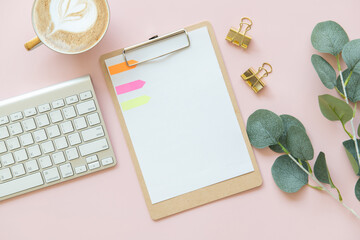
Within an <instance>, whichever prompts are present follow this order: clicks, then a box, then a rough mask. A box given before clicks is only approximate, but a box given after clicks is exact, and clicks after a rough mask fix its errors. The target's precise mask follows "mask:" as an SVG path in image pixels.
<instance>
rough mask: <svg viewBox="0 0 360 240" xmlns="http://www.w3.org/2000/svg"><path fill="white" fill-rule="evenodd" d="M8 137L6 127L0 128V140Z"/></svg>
mask: <svg viewBox="0 0 360 240" xmlns="http://www.w3.org/2000/svg"><path fill="white" fill-rule="evenodd" d="M9 136H10V134H9V131H8V129H7V127H6V126H4V127H0V139H4V138H7V137H9Z"/></svg>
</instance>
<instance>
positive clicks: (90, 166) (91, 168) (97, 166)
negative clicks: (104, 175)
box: [88, 162, 100, 170]
mask: <svg viewBox="0 0 360 240" xmlns="http://www.w3.org/2000/svg"><path fill="white" fill-rule="evenodd" d="M88 166H89V169H90V170H93V169H95V168H99V167H100V163H99V162H93V163H89V164H88Z"/></svg>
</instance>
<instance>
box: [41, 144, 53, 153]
mask: <svg viewBox="0 0 360 240" xmlns="http://www.w3.org/2000/svg"><path fill="white" fill-rule="evenodd" d="M41 149H42V151H43V153H44V154H48V153H52V152H54V151H55V147H54V144H53V142H52V141H47V142H44V143H42V144H41Z"/></svg>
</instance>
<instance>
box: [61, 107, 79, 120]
mask: <svg viewBox="0 0 360 240" xmlns="http://www.w3.org/2000/svg"><path fill="white" fill-rule="evenodd" d="M63 113H64V116H65V118H66V119H70V118H73V117H76V112H75V108H74V106H70V107H67V108H64V109H63Z"/></svg>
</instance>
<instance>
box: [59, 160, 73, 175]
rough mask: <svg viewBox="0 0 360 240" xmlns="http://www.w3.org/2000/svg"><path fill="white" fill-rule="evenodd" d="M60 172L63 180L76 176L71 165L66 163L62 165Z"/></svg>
mask: <svg viewBox="0 0 360 240" xmlns="http://www.w3.org/2000/svg"><path fill="white" fill-rule="evenodd" d="M60 172H61V176H62V177H63V178H66V177H70V176H72V175H74V172H73V170H72V167H71V163H66V164H64V165H61V166H60Z"/></svg>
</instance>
